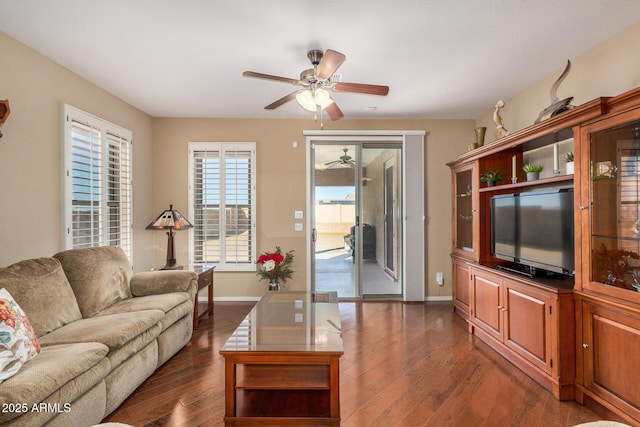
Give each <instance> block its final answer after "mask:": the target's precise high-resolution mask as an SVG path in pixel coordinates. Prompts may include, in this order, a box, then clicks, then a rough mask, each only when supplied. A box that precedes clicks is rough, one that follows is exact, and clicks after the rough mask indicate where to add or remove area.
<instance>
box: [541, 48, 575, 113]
mask: <svg viewBox="0 0 640 427" xmlns="http://www.w3.org/2000/svg"><path fill="white" fill-rule="evenodd" d="M569 70H571V61H570V60H567V66H566V67H565V69H564V71H563V72H562V74H560V77H558V80H556V81H555V83H553V85H552V86H551V90H549V98H550V99H551V104H550V105H549V106H548V107H547V108H545V109H544V110H542V111H541V112H540V114H539V115H538V118H537V119H536V121H535V122H533V123H534V124H536V123H539V122H540V120H542V119H543V118H544V117H545V116H546V115H548V114H549V115H550V117H553V116H555V115H558V114H560V113H564V112H565V111H567V110H569V109H571V108H573V105H569V103H570V102H571V100H572V99H573V96H570V97H569V98H565V99H559V98H558V87H559V86H560V83H562V81H563V80H564V78H565V77H567V74H569Z"/></svg>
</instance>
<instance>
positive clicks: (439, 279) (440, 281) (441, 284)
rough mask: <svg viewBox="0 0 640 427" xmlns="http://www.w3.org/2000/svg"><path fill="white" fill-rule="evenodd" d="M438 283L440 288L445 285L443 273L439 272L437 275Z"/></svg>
mask: <svg viewBox="0 0 640 427" xmlns="http://www.w3.org/2000/svg"><path fill="white" fill-rule="evenodd" d="M436 283H437V284H438V286H443V285H444V275H443V274H442V272H441V271H438V272H437V273H436Z"/></svg>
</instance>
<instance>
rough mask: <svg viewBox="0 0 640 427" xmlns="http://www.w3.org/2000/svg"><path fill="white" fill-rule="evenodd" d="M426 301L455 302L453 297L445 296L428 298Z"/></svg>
mask: <svg viewBox="0 0 640 427" xmlns="http://www.w3.org/2000/svg"><path fill="white" fill-rule="evenodd" d="M424 300H425V301H453V297H452V296H451V295H444V296H435V297H426V298H425V299H424Z"/></svg>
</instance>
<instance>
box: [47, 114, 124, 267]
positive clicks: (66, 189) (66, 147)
mask: <svg viewBox="0 0 640 427" xmlns="http://www.w3.org/2000/svg"><path fill="white" fill-rule="evenodd" d="M61 113H62V138H63V140H62V143H61V144H60V145H61V146H62V166H63V172H62V180H63V183H62V192H61V193H62V210H63V215H62V244H63V249H73V233H72V228H73V216H72V208H73V207H72V194H73V187H72V184H73V182H72V176H71V166H72V161H73V159H72V146H71V138H72V129H73V127H72V123H73V122H78V123H82V124H85V125H88V126H90V127H92V128H95V129H98V130H99V131H100V133H101V135H103V137H104V138H105V141H106V135H112V136H115V137H116V138H119V139H122V140H124V141H128V143H129V158H128V160H129V170H128V173H129V177H130V179H129V182H128V183H124V185H125V186H127V187H128V188H127V191H126V193H127V194H126V195H125V197H126V201H125V203H126V204H127V212H126V213H125V214H123V215H124V220H123V221H122V222H121V228H122V229H124V228H125V227H126V228H128V230H122V232H123V233H126V234H127V239H128V240H127V243H126V245H124V246H123V247H122V249H123V250H124V252H125V254H126V255H127V256H128V258H129V261H130V262H131V264H132V265H133V133H132V132H131V131H130V130H128V129H124V128H122V127H120V126H118V125H115V124H113V123H110V122H107V121H106V120H103V119H101V118H99V117H96V116H93V115H91V114H89V113H86V112H84V111H82V110H79V109H77V108H75V107H72V106H70V105H67V104H62V108H61ZM101 148H102V150H103V153H106V152H107V150H108V147H107V144H103V145H102V147H101ZM105 158H107V156H105ZM103 167H106V165H105V166H103ZM106 187H107V180H106V179H105V180H104V184H103V194H104V195H105V196H106V195H107V194H108V193H107V191H106V189H107V188H106ZM103 206H104V211H106V208H107V206H106V203H104V204H103ZM103 217H104V221H105V222H106V219H107V216H106V215H103ZM103 228H104V230H106V229H107V224H104V225H103ZM104 239H105V236H104V235H102V236H101V237H100V241H99V242H97V245H106V244H108V243H107V242H106V241H105V240H104Z"/></svg>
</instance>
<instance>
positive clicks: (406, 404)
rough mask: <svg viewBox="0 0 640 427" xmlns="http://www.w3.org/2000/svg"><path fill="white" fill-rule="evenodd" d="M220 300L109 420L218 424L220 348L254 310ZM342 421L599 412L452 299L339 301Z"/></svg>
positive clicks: (561, 421) (548, 421)
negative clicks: (503, 346) (560, 397)
mask: <svg viewBox="0 0 640 427" xmlns="http://www.w3.org/2000/svg"><path fill="white" fill-rule="evenodd" d="M251 307H252V304H248V303H217V304H216V306H215V315H214V316H213V317H209V318H208V319H205V320H202V321H201V322H200V327H199V329H198V330H197V331H195V332H194V334H193V338H192V340H191V343H190V344H188V345H187V346H186V347H185V348H184V349H182V350H181V351H180V352H179V353H178V354H176V355H175V356H174V357H173V358H172V359H171V360H170V361H169V362H167V363H166V364H164V365H163V366H162V367H160V369H158V370H157V371H156V372H155V373H154V375H153V376H151V377H150V378H149V379H148V380H147V381H146V382H145V383H143V384H142V385H141V386H140V387H139V388H138V390H136V391H135V392H134V393H133V395H131V396H130V397H129V398H128V399H127V400H126V401H125V402H124V403H123V404H122V405H121V406H120V407H119V408H118V409H117V410H116V411H115V412H114V413H112V414H111V415H110V416H109V417H107V419H105V422H107V421H110V422H121V423H126V424H131V425H134V426H136V427H142V426H220V425H223V422H222V418H223V415H224V359H223V357H222V356H220V354H219V353H218V351H219V349H220V347H221V346H222V344H224V342H225V341H226V339H227V337H228V336H229V335H231V333H232V332H233V331H234V330H235V328H236V326H237V325H238V324H239V323H240V321H241V320H242V319H243V318H244V316H245V315H246V314H247V313H248V312H249V310H250V309H251ZM340 315H341V318H342V328H343V340H344V347H345V352H344V356H343V357H342V359H341V361H340V369H341V371H340V375H341V383H340V402H341V415H342V425H343V426H347V427H348V426H354V427H359V426H411V427H415V426H438V427H439V426H474V427H477V426H487V427H488V426H492V427H493V426H527V427H528V426H545V427H553V426H574V425H576V424H579V423H583V422H588V421H595V420H598V419H600V417H598V416H597V415H596V414H594V413H593V412H591V411H590V410H588V409H587V408H585V407H583V406H581V405H579V404H577V403H576V402H560V401H557V400H556V399H554V398H553V396H552V395H551V394H550V393H549V392H547V391H546V390H544V389H543V388H542V387H540V386H539V385H538V384H537V383H535V382H534V381H533V380H531V379H530V378H529V377H528V376H526V375H525V374H524V373H522V372H521V371H520V370H518V369H517V368H516V367H514V366H513V365H512V364H511V363H509V362H508V361H506V360H505V359H504V358H502V357H501V356H499V355H498V354H497V353H496V352H494V351H493V350H491V349H490V348H489V347H488V346H487V345H485V344H484V343H483V342H481V341H480V340H478V339H476V338H475V337H474V336H472V335H469V334H468V333H467V325H466V323H465V322H464V321H463V320H462V319H460V318H459V317H458V316H456V315H455V314H453V313H452V312H451V306H450V304H448V303H425V304H402V303H400V302H344V303H340Z"/></svg>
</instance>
